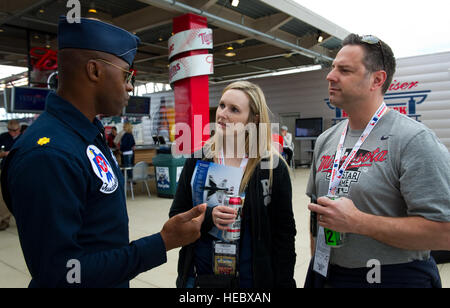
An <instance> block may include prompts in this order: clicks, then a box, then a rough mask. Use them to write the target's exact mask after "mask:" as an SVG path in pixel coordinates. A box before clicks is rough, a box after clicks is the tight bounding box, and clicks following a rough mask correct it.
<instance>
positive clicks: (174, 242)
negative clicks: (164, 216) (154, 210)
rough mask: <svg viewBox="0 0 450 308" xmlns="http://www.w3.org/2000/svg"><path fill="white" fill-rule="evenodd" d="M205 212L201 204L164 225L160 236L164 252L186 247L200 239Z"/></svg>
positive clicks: (203, 205) (204, 205)
mask: <svg viewBox="0 0 450 308" xmlns="http://www.w3.org/2000/svg"><path fill="white" fill-rule="evenodd" d="M205 211H206V203H203V204H200V205H198V206H196V207H194V208H192V209H191V210H190V211H187V212H185V213H181V214H178V215H175V216H173V217H172V218H170V219H169V220H168V221H167V222H166V223H165V224H164V226H163V228H162V230H161V232H160V234H161V237H162V239H163V241H164V244H165V246H166V251H169V250H171V249H173V248H177V247H181V246H186V245H188V244H190V243H193V242H194V241H196V240H197V239H198V238H199V237H200V228H201V226H202V223H203V220H204V219H205Z"/></svg>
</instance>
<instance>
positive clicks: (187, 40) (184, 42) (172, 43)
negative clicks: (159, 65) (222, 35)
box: [169, 28, 213, 59]
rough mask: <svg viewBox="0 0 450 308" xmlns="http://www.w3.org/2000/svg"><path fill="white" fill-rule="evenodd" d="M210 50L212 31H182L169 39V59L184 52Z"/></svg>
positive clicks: (205, 29) (204, 29)
mask: <svg viewBox="0 0 450 308" xmlns="http://www.w3.org/2000/svg"><path fill="white" fill-rule="evenodd" d="M212 48H213V39H212V29H208V28H201V29H192V30H186V31H182V32H179V33H177V34H175V35H173V36H172V37H171V38H170V39H169V59H170V58H172V57H173V56H175V55H177V54H179V53H182V52H185V51H190V50H198V49H212Z"/></svg>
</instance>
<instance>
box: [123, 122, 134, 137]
mask: <svg viewBox="0 0 450 308" xmlns="http://www.w3.org/2000/svg"><path fill="white" fill-rule="evenodd" d="M123 130H124V131H125V132H127V133H129V134H132V133H133V125H132V124H131V123H130V122H125V123H124V124H123Z"/></svg>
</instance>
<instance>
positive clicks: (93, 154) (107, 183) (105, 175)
mask: <svg viewBox="0 0 450 308" xmlns="http://www.w3.org/2000/svg"><path fill="white" fill-rule="evenodd" d="M86 154H87V157H88V158H89V161H90V162H91V165H92V169H93V170H94V173H95V175H97V177H98V178H99V179H100V180H102V182H103V185H102V187H101V188H100V191H101V192H102V193H105V194H111V193H113V192H115V191H116V189H117V187H118V186H119V181H118V179H117V177H116V175H115V174H114V172H113V170H112V167H111V164H110V163H109V162H108V160H107V159H106V157H105V155H103V153H102V152H101V151H100V150H99V149H98V148H97V147H96V146H95V145H89V146H88V147H87V149H86Z"/></svg>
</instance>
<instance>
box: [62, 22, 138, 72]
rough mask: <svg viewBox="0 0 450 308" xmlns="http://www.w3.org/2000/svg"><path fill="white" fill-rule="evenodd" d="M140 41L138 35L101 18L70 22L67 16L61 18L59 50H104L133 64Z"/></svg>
mask: <svg viewBox="0 0 450 308" xmlns="http://www.w3.org/2000/svg"><path fill="white" fill-rule="evenodd" d="M139 42H140V39H139V38H138V37H137V36H136V35H134V34H132V33H130V32H128V31H126V30H124V29H122V28H119V27H116V26H114V25H111V24H108V23H105V22H102V21H99V20H95V19H89V18H80V23H76V22H75V23H69V22H68V21H67V18H66V16H61V17H60V18H59V25H58V49H59V50H61V49H64V48H78V49H89V50H97V51H102V52H106V53H110V54H112V55H115V56H116V57H119V58H121V59H123V60H124V61H125V62H127V63H128V64H129V65H130V66H131V64H132V63H133V60H134V57H135V56H136V52H137V47H138V44H139Z"/></svg>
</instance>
